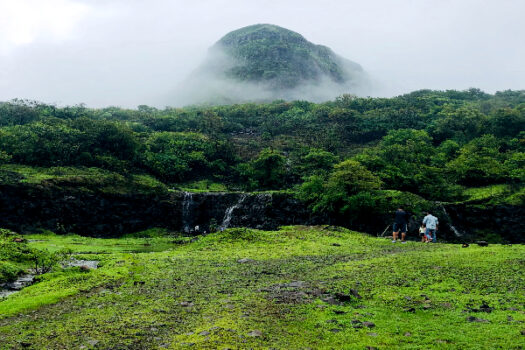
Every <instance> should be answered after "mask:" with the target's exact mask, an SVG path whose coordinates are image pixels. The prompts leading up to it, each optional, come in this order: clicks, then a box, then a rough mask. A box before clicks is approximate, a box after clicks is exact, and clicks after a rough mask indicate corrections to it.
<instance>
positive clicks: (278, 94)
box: [178, 24, 367, 103]
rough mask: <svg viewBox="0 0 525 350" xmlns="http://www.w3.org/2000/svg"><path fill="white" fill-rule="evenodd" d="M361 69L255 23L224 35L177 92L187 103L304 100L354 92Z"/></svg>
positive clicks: (287, 32) (297, 38)
mask: <svg viewBox="0 0 525 350" xmlns="http://www.w3.org/2000/svg"><path fill="white" fill-rule="evenodd" d="M366 84H367V77H366V74H365V72H364V71H363V69H362V68H361V66H360V65H359V64H357V63H355V62H352V61H349V60H347V59H345V58H343V57H341V56H339V55H337V54H335V53H334V52H333V51H332V50H331V49H330V48H328V47H326V46H322V45H315V44H313V43H311V42H309V41H308V40H306V39H305V38H304V37H303V36H302V35H300V34H299V33H296V32H293V31H291V30H288V29H285V28H281V27H279V26H275V25H270V24H257V25H252V26H248V27H244V28H241V29H238V30H235V31H232V32H230V33H228V34H226V35H225V36H224V37H223V38H221V39H220V40H219V41H218V42H217V43H216V44H215V45H213V46H212V47H211V48H210V50H209V52H208V56H207V58H206V60H205V61H204V63H203V64H202V65H201V66H200V67H199V68H198V69H197V71H196V72H194V73H193V75H192V76H191V77H190V78H189V79H188V80H187V81H186V83H185V84H184V86H183V87H182V88H181V89H180V90H179V91H178V94H179V95H181V96H183V99H184V98H185V99H187V101H188V102H208V103H225V102H226V103H228V102H240V101H272V100H275V99H286V100H291V99H307V100H311V101H323V100H328V99H330V98H334V97H336V96H337V95H339V94H342V93H351V92H354V93H355V92H359V91H362V89H363V88H364V87H365V85H366Z"/></svg>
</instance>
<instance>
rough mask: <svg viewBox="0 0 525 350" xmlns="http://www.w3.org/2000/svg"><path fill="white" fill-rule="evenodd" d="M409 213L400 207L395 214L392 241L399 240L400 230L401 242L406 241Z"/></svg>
mask: <svg viewBox="0 0 525 350" xmlns="http://www.w3.org/2000/svg"><path fill="white" fill-rule="evenodd" d="M408 217H409V215H408V213H407V212H406V211H405V210H403V208H402V207H399V208H398V209H397V210H396V212H395V214H394V232H393V233H392V236H393V239H392V243H396V242H397V238H398V235H399V232H401V243H406V241H405V236H406V232H407V226H408Z"/></svg>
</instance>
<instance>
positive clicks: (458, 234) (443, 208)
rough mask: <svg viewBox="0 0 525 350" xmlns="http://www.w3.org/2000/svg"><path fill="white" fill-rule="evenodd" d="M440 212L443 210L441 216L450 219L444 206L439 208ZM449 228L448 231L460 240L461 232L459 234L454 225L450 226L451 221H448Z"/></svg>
mask: <svg viewBox="0 0 525 350" xmlns="http://www.w3.org/2000/svg"><path fill="white" fill-rule="evenodd" d="M441 210H443V214H445V216H446V217H448V218H449V219H450V215H448V213H447V210H446V209H445V206H443V205H442V206H441ZM449 226H450V229H451V230H452V232H454V234H455V235H456V237H458V238H460V237H461V236H463V235H462V234H461V232H459V231H458V229H457V228H455V227H454V225H452V219H450V224H449Z"/></svg>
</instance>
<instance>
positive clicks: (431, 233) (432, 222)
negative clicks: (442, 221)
mask: <svg viewBox="0 0 525 350" xmlns="http://www.w3.org/2000/svg"><path fill="white" fill-rule="evenodd" d="M423 224H424V225H425V227H426V228H427V229H426V232H425V234H426V235H427V237H429V238H430V237H432V243H436V230H437V228H438V224H439V221H438V218H436V217H435V216H434V215H432V214H430V213H427V216H425V217H424V218H423Z"/></svg>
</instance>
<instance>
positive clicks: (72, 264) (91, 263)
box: [62, 259, 98, 270]
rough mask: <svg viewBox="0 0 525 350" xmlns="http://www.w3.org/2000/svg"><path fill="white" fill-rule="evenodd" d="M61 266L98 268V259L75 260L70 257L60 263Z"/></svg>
mask: <svg viewBox="0 0 525 350" xmlns="http://www.w3.org/2000/svg"><path fill="white" fill-rule="evenodd" d="M62 266H63V267H79V266H87V267H88V268H90V269H93V270H96V269H98V261H97V260H77V259H71V260H69V261H65V262H63V263H62Z"/></svg>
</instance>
